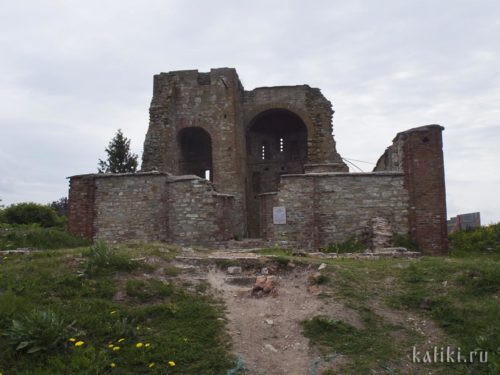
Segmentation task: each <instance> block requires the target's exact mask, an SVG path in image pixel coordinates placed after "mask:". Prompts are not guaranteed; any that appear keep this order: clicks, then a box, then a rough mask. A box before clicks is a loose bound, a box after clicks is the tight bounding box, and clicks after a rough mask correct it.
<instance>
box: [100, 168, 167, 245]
mask: <svg viewBox="0 0 500 375" xmlns="http://www.w3.org/2000/svg"><path fill="white" fill-rule="evenodd" d="M167 179H168V176H167V175H164V174H138V175H133V174H130V175H125V176H124V175H117V176H114V175H112V174H109V175H103V176H102V177H101V176H97V177H96V178H95V206H94V207H95V220H94V226H95V237H96V238H98V239H102V240H105V241H123V240H130V239H134V240H149V241H160V240H166V239H167V232H166V231H167V228H168V216H167V212H168V208H167V206H166V204H165V203H166V199H167V191H166V189H167Z"/></svg>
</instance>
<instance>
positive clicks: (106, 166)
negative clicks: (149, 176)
mask: <svg viewBox="0 0 500 375" xmlns="http://www.w3.org/2000/svg"><path fill="white" fill-rule="evenodd" d="M106 154H108V158H107V160H106V161H103V160H101V159H99V163H98V165H99V166H98V168H97V170H98V172H99V173H128V172H135V171H136V169H137V155H136V154H133V153H131V152H130V139H128V138H126V137H125V136H123V133H122V131H121V129H118V131H117V132H116V135H115V136H114V138H113V139H112V140H111V142H109V145H108V147H107V148H106Z"/></svg>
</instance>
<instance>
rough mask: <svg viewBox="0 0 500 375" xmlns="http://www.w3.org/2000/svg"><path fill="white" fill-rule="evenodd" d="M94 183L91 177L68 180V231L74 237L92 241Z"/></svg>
mask: <svg viewBox="0 0 500 375" xmlns="http://www.w3.org/2000/svg"><path fill="white" fill-rule="evenodd" d="M94 201H95V181H94V177H93V176H92V175H90V176H76V177H72V178H71V179H70V189H69V198H68V231H69V232H70V233H71V234H74V235H75V236H80V237H84V238H88V239H93V238H94V234H95V228H94Z"/></svg>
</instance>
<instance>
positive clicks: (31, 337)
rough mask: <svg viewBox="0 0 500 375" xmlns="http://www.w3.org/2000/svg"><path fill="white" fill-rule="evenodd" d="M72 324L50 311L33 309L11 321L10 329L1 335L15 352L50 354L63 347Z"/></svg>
mask: <svg viewBox="0 0 500 375" xmlns="http://www.w3.org/2000/svg"><path fill="white" fill-rule="evenodd" d="M73 324H74V322H73V323H68V322H66V321H65V320H64V319H61V318H60V317H59V316H58V315H57V314H56V313H55V312H54V311H52V310H51V309H34V310H32V311H31V312H30V313H28V314H23V315H20V316H19V318H18V319H14V320H12V325H11V327H10V328H8V329H7V330H6V331H5V333H4V334H3V335H4V336H5V337H6V342H7V343H8V345H9V346H10V347H11V348H12V349H13V350H15V351H23V352H26V353H28V354H34V353H38V352H50V351H51V350H52V349H56V348H57V347H60V346H62V345H63V343H64V342H65V340H66V339H67V337H69V335H70V331H71V329H72V325H73Z"/></svg>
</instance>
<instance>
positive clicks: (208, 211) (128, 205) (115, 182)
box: [68, 172, 236, 245]
mask: <svg viewBox="0 0 500 375" xmlns="http://www.w3.org/2000/svg"><path fill="white" fill-rule="evenodd" d="M69 197H70V200H69V214H68V229H69V231H70V232H71V233H73V234H75V235H79V236H81V237H85V238H88V239H102V240H105V241H127V240H143V241H167V242H174V243H182V244H204V245H209V244H212V243H214V242H215V241H224V240H229V239H232V238H234V237H235V230H236V228H235V222H234V216H235V213H236V212H235V205H234V197H233V196H231V195H227V194H219V193H217V192H216V191H215V190H214V187H213V185H212V183H210V182H209V181H207V180H205V179H202V178H199V177H197V176H170V175H168V174H165V173H159V172H145V173H136V174H134V173H126V174H92V175H85V176H74V177H71V178H70V193H69Z"/></svg>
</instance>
